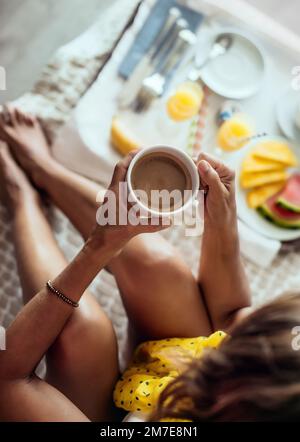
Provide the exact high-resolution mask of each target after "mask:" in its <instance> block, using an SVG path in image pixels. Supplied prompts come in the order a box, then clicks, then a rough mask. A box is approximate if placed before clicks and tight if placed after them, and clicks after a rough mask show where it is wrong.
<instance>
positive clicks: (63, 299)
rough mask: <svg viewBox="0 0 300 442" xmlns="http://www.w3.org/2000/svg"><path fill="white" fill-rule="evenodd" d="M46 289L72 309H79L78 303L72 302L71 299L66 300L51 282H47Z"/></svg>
mask: <svg viewBox="0 0 300 442" xmlns="http://www.w3.org/2000/svg"><path fill="white" fill-rule="evenodd" d="M46 287H47V289H48V290H49V291H50V292H51V293H53V294H54V295H56V296H57V297H58V298H59V299H61V300H62V301H64V302H66V303H67V304H69V305H71V306H72V307H74V308H77V307H79V303H78V302H74V301H72V299H70V298H68V297H67V296H66V295H64V294H63V293H61V292H60V291H59V290H57V289H56V288H55V287H54V286H53V285H52V282H51V281H48V282H47V284H46Z"/></svg>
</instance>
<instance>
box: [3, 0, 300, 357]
mask: <svg viewBox="0 0 300 442" xmlns="http://www.w3.org/2000/svg"><path fill="white" fill-rule="evenodd" d="M137 5H138V1H137V0H120V1H118V2H116V4H114V5H113V6H112V7H111V9H110V10H109V11H108V12H107V13H106V14H105V15H103V16H102V17H101V18H100V20H98V22H97V23H96V24H95V25H94V26H93V27H92V28H91V29H90V30H88V31H87V32H86V33H85V34H84V36H82V37H80V38H81V44H79V43H80V41H79V40H76V41H74V42H72V43H71V44H69V45H67V46H65V47H63V48H61V49H59V50H58V52H57V53H56V54H55V56H54V58H53V60H52V61H51V62H50V63H49V64H48V65H47V66H46V68H45V70H44V72H43V73H42V75H41V78H40V80H39V81H38V82H37V84H36V85H35V87H34V89H33V91H32V92H30V93H28V94H25V95H24V96H23V97H21V98H20V99H19V100H18V105H19V106H20V107H22V108H23V109H24V110H26V111H31V112H33V113H35V114H36V115H38V116H39V117H40V118H41V119H42V120H43V122H44V124H45V127H46V129H47V131H48V132H49V134H50V136H51V137H52V138H53V137H55V134H56V133H57V130H58V128H59V127H61V125H62V124H63V123H64V122H65V121H66V120H67V119H68V117H69V115H70V111H71V109H72V108H73V107H74V106H76V103H77V102H78V100H79V98H80V97H81V96H82V95H83V94H84V92H85V91H86V90H87V88H88V87H89V86H90V84H91V83H92V82H93V81H94V79H95V78H96V77H97V75H98V74H99V72H100V71H101V68H102V67H103V65H104V64H105V62H106V60H107V59H108V57H109V54H110V53H111V51H112V50H113V47H114V45H115V44H116V42H117V41H118V39H119V38H120V36H121V35H122V33H123V30H124V28H125V27H126V26H127V24H128V22H129V21H130V18H131V17H132V15H133V14H134V12H135V9H136V7H137ZM82 41H83V42H84V45H82ZM83 46H84V48H85V49H84V50H83V49H82V47H83ZM50 219H51V223H52V226H53V230H54V232H55V235H56V237H57V240H58V242H59V245H60V246H61V248H62V250H63V251H64V253H65V254H66V256H67V258H69V259H71V258H72V257H73V256H74V255H75V253H76V252H77V251H78V249H79V247H80V245H81V244H82V240H81V238H80V236H79V234H78V232H77V231H76V230H75V229H74V228H73V227H72V225H71V224H70V222H69V221H68V220H67V219H66V218H65V217H64V216H63V215H62V214H61V213H60V212H59V211H58V210H57V209H55V208H51V209H50ZM164 236H166V237H167V238H168V239H169V240H170V242H171V243H172V244H173V245H175V246H177V247H178V248H179V249H180V251H181V252H182V255H183V258H184V259H185V260H186V261H187V263H188V264H189V266H190V267H191V268H192V269H193V270H194V271H196V269H197V263H198V259H199V253H200V245H199V241H198V240H197V239H195V238H193V237H188V238H187V237H185V236H184V232H183V228H173V229H170V230H168V231H166V232H164ZM245 266H246V270H247V273H248V277H249V280H250V284H251V289H252V293H253V301H254V304H256V305H257V304H261V303H262V302H265V301H267V300H269V299H271V298H273V297H275V296H277V295H279V294H280V293H281V292H284V291H286V290H288V289H297V288H300V272H299V269H300V254H299V253H295V252H293V253H288V254H284V255H280V256H278V257H277V258H276V260H275V261H274V262H273V264H272V266H270V267H269V268H268V269H261V268H259V267H257V266H255V265H254V264H252V263H250V262H245ZM91 290H92V292H93V293H94V294H95V296H96V298H97V300H98V301H99V303H100V304H101V305H102V307H103V308H104V310H105V311H106V312H107V314H108V315H109V317H110V318H111V319H112V321H113V324H114V326H115V329H116V332H117V336H118V340H119V345H120V361H121V362H123V363H124V355H125V354H127V348H126V347H127V345H126V344H127V333H126V331H127V326H128V321H127V318H126V315H125V312H124V309H123V306H122V302H121V299H120V295H119V291H118V288H117V286H116V284H115V281H114V278H113V277H112V276H111V275H110V274H108V273H107V272H105V271H102V272H101V274H100V275H99V277H98V278H97V279H96V280H95V281H94V283H93V284H92V287H91ZM21 306H22V298H21V289H20V284H19V279H18V272H17V268H16V261H15V257H14V249H13V242H12V238H11V231H10V220H9V217H8V214H7V212H6V209H5V208H4V207H3V206H0V324H2V325H3V326H4V327H7V326H8V324H9V323H10V322H11V320H12V319H13V318H14V316H15V315H16V313H17V312H18V311H19V309H20V307H21Z"/></svg>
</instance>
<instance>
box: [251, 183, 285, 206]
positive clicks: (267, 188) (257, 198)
mask: <svg viewBox="0 0 300 442" xmlns="http://www.w3.org/2000/svg"><path fill="white" fill-rule="evenodd" d="M284 185H285V181H279V182H277V183H272V184H265V185H264V186H260V187H256V188H254V189H253V190H251V191H250V192H249V193H248V195H247V202H248V206H249V207H250V208H251V209H257V207H259V206H261V205H262V204H264V202H265V201H266V200H267V199H269V198H270V197H271V196H273V195H275V194H276V193H278V192H279V191H280V190H281V189H282V188H283V187H284Z"/></svg>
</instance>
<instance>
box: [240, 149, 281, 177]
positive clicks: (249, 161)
mask: <svg viewBox="0 0 300 442" xmlns="http://www.w3.org/2000/svg"><path fill="white" fill-rule="evenodd" d="M284 167H285V165H283V164H282V163H279V162H278V161H272V160H267V159H265V158H256V157H255V156H254V155H253V153H252V152H251V153H250V155H248V156H247V157H246V158H245V159H244V161H243V164H242V172H245V173H254V172H269V171H271V170H282V169H283V168H284Z"/></svg>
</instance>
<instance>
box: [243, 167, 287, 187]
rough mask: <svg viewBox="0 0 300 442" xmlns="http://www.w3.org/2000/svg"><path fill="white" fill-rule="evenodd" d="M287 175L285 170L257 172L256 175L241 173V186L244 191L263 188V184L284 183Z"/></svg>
mask: <svg viewBox="0 0 300 442" xmlns="http://www.w3.org/2000/svg"><path fill="white" fill-rule="evenodd" d="M287 178H288V173H287V172H286V171H285V170H282V171H281V170H280V171H271V172H258V173H242V174H241V180H240V181H241V186H242V188H244V189H250V188H251V187H258V186H263V185H264V184H271V183H276V182H278V181H286V180H287Z"/></svg>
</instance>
